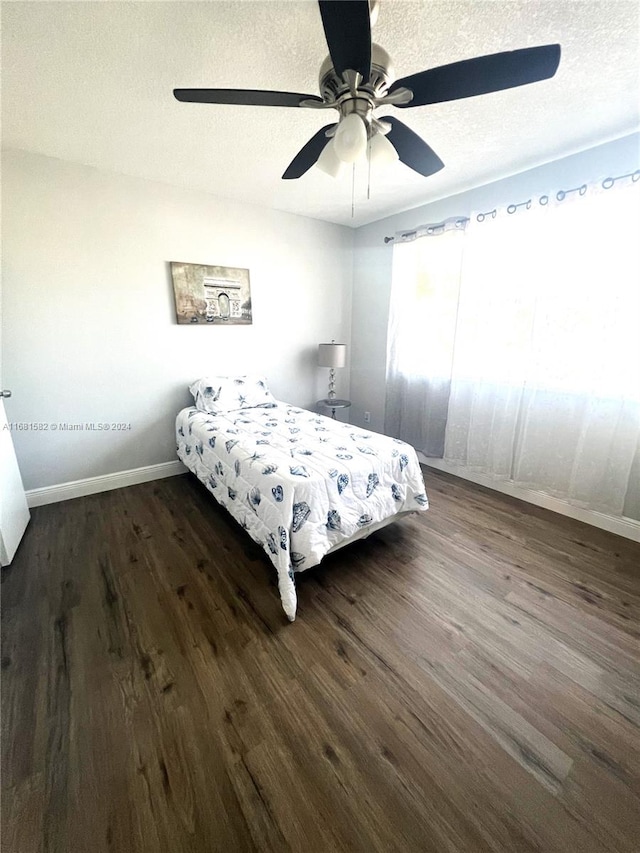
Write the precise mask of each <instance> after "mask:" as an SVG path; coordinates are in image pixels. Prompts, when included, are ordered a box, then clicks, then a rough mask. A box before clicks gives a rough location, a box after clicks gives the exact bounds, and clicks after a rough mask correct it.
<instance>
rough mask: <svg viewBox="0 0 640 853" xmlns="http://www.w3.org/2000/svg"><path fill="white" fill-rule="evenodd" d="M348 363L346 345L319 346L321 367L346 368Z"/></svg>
mask: <svg viewBox="0 0 640 853" xmlns="http://www.w3.org/2000/svg"><path fill="white" fill-rule="evenodd" d="M346 363H347V345H346V344H318V365H319V367H334V368H335V367H344V366H345V364H346Z"/></svg>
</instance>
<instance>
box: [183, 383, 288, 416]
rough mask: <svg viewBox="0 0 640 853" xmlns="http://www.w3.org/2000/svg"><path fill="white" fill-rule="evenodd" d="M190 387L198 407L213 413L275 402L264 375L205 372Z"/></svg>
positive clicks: (268, 405)
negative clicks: (219, 374)
mask: <svg viewBox="0 0 640 853" xmlns="http://www.w3.org/2000/svg"><path fill="white" fill-rule="evenodd" d="M189 391H191V393H192V394H193V399H194V400H195V406H196V409H199V410H200V411H201V412H209V413H210V414H213V415H220V414H224V413H225V412H236V411H238V410H239V409H253V408H255V407H256V406H262V407H263V408H271V407H272V406H275V405H276V401H275V400H274V398H273V396H272V394H271V392H270V391H269V389H268V388H267V382H266V380H265V378H264V377H263V376H203V377H202V379H198V380H197V381H196V382H194V383H193V385H191V386H190V387H189Z"/></svg>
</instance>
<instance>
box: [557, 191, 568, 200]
mask: <svg viewBox="0 0 640 853" xmlns="http://www.w3.org/2000/svg"><path fill="white" fill-rule="evenodd" d="M566 195H567V194H566V192H565V191H564V190H558V192H557V193H556V198H557V199H558V201H564V199H565V196H566Z"/></svg>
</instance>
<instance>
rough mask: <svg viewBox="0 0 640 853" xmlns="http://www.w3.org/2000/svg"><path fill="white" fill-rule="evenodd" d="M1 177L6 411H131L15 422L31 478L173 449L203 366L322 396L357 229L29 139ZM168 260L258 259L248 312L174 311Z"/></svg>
mask: <svg viewBox="0 0 640 853" xmlns="http://www.w3.org/2000/svg"><path fill="white" fill-rule="evenodd" d="M2 177H3V181H2V202H3V210H2V216H3V252H2V267H3V281H4V287H3V302H2V310H3V338H2V346H3V352H2V362H3V379H4V383H5V387H8V388H11V389H12V390H13V397H12V398H11V400H9V401H7V406H6V408H7V414H8V418H9V420H10V421H13V422H22V423H30V422H39V423H45V424H51V423H55V424H58V423H61V422H67V423H88V422H96V423H97V422H104V423H113V422H124V423H131V426H132V429H131V431H126V432H120V433H117V432H111V431H110V432H88V431H83V432H65V431H61V430H57V431H55V432H54V431H52V430H51V428H49V430H47V431H46V432H39V431H35V430H27V431H17V432H14V442H15V446H16V452H17V455H18V460H19V463H20V468H21V471H22V475H23V479H24V483H25V488H27V489H33V488H39V487H43V486H48V485H54V484H59V483H64V482H68V481H71V480H76V479H81V478H84V477H92V476H97V475H101V474H108V473H111V472H115V471H121V470H126V469H129V468H137V467H141V466H145V465H151V464H156V463H160V462H166V461H169V460H172V459H174V458H175V446H174V437H173V422H174V418H175V414H176V412H177V411H178V410H179V409H180V408H182V407H183V406H184V405H187V404H189V403H190V402H191V400H190V397H189V395H188V392H187V385H188V384H189V383H190V382H191V381H192V380H193V379H195V378H197V377H198V376H201V375H203V374H205V373H207V372H211V373H221V374H226V373H241V372H255V371H258V372H260V373H263V374H265V375H266V376H267V377H268V380H269V384H270V386H271V388H272V390H273V393H274V395H275V396H276V397H278V398H281V399H285V400H289V401H291V402H293V403H295V404H297V405H302V406H306V407H311V406H312V405H313V403H314V401H315V400H317V399H319V398H320V397H324V396H326V387H327V385H326V383H327V378H328V377H327V375H326V374H327V371H324V370H320V369H318V368H317V367H316V353H317V344H318V343H319V342H322V341H330V340H331V339H332V338H335V339H336V340H339V341H342V342H345V343H347V344H349V343H350V329H351V313H350V312H351V284H352V261H353V250H352V246H353V231H351V230H350V229H348V228H343V227H341V226H337V225H330V224H327V223H323V222H319V221H315V220H311V219H306V218H303V217H299V216H293V215H290V214H286V213H279V212H276V211H271V210H267V209H263V208H259V207H253V206H248V205H241V204H238V203H235V202H230V201H226V200H223V199H220V198H216V197H213V196H211V195H208V194H205V193H197V192H193V191H188V190H182V189H178V188H175V187H172V186H169V185H165V184H160V183H152V182H149V181H144V180H139V179H136V178H129V177H126V176H122V175H116V174H110V173H106V172H100V171H97V170H95V169H91V168H87V167H84V166H80V165H76V164H71V163H66V162H63V161H60V160H55V159H51V158H47V157H42V156H38V155H34V154H28V153H25V152H5V153H4V155H3V175H2ZM172 260H175V261H193V262H197V263H211V264H221V265H224V266H236V267H246V268H248V269H249V270H250V275H251V292H252V304H253V325H252V326H230V327H220V326H199V327H192V326H178V325H177V323H176V320H175V308H174V300H173V290H172V285H171V276H170V270H169V266H168V262H169V261H172ZM348 373H349V372H348V369H347V370H344V371H339V377H338V389H337V390H338V395H339V396H348V394H349V384H348Z"/></svg>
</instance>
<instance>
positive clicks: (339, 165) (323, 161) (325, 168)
mask: <svg viewBox="0 0 640 853" xmlns="http://www.w3.org/2000/svg"><path fill="white" fill-rule="evenodd" d="M316 166H317V167H318V169H320V170H321V171H322V172H324V173H325V174H326V175H329V177H331V178H339V177H340V175H341V173H342V171H343V169H344V163H343V161H342V160H341V159H340V158H339V157H338V155H337V154H336V152H335V150H334V147H333V139H330V140H329V142H328V143H327V144H326V145H325V146H324V148H323V150H322V154H321V155H320V156H319V157H318V160H317V162H316Z"/></svg>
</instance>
